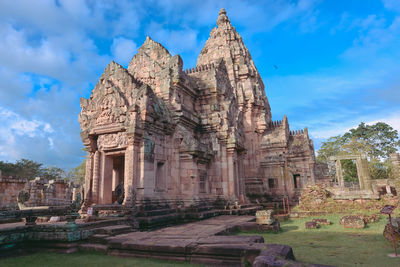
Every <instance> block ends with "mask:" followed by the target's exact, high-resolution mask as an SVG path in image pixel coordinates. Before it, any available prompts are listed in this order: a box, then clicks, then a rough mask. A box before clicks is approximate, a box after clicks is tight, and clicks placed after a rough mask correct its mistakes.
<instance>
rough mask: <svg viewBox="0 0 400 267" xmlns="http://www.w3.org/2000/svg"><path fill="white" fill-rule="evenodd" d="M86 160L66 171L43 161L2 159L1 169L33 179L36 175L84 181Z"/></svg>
mask: <svg viewBox="0 0 400 267" xmlns="http://www.w3.org/2000/svg"><path fill="white" fill-rule="evenodd" d="M84 166H85V161H83V162H82V163H81V164H80V165H79V166H78V167H76V168H72V169H71V170H70V171H68V172H65V171H64V170H63V169H62V168H59V167H56V166H47V167H46V166H43V164H42V163H38V162H35V161H33V160H29V159H20V160H17V161H16V162H15V163H10V162H3V161H0V170H1V172H2V174H3V175H5V176H14V177H20V178H26V179H28V180H33V179H35V178H36V177H43V178H46V179H49V180H53V179H54V180H60V179H68V180H70V181H74V182H77V183H82V182H83V180H84V177H85V168H84Z"/></svg>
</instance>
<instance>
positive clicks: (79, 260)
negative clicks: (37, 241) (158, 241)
mask: <svg viewBox="0 0 400 267" xmlns="http://www.w3.org/2000/svg"><path fill="white" fill-rule="evenodd" d="M0 266H2V267H8V266H10V267H19V266H21V267H29V266H40V267H54V266H57V267H59V266H60V267H62V266H76V267H78V266H85V267H97V266H109V267H124V266H127V267H128V266H130V267H131V266H140V267H156V266H157V267H158V266H163V267H164V266H165V267H173V266H178V267H185V266H191V267H194V266H198V267H200V266H204V265H198V264H190V263H187V262H177V261H166V260H158V259H138V258H119V257H115V256H108V255H105V254H101V253H96V252H77V253H72V254H59V253H42V252H41V253H35V254H31V255H25V256H18V257H11V258H6V259H0Z"/></svg>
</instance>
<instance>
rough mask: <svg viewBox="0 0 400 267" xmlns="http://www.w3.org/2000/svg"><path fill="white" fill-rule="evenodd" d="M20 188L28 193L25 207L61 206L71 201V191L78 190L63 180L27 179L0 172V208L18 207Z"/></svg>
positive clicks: (11, 208)
mask: <svg viewBox="0 0 400 267" xmlns="http://www.w3.org/2000/svg"><path fill="white" fill-rule="evenodd" d="M22 190H24V191H25V192H26V193H27V194H28V195H29V197H28V199H27V201H25V203H24V204H25V205H26V206H27V207H34V206H61V205H67V204H70V203H71V202H72V200H73V192H74V191H77V190H78V191H79V186H77V185H74V184H73V183H68V182H66V181H64V180H48V179H44V178H36V179H34V180H31V181H28V180H27V179H25V178H16V177H7V176H4V175H2V174H1V173H0V210H15V209H18V203H17V197H18V194H19V193H20V192H21V191H22Z"/></svg>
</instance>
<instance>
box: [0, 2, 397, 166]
mask: <svg viewBox="0 0 400 267" xmlns="http://www.w3.org/2000/svg"><path fill="white" fill-rule="evenodd" d="M222 7H224V8H225V9H226V10H227V14H228V16H229V17H230V19H231V22H232V24H233V25H234V26H235V27H236V29H237V30H238V32H239V33H240V34H241V35H242V37H243V39H244V42H245V44H246V46H247V47H248V48H249V50H250V53H251V54H252V57H253V60H254V61H255V63H256V66H257V68H258V70H259V72H260V74H261V76H262V78H263V80H264V83H265V85H266V89H265V90H266V95H267V97H268V99H269V102H270V105H271V109H272V116H273V119H274V120H280V119H282V117H283V115H284V114H286V115H287V116H288V118H289V123H290V125H291V128H292V129H300V128H304V127H308V129H309V133H310V135H311V137H312V138H313V140H314V143H315V146H316V149H318V148H319V146H320V144H321V142H322V141H324V140H326V138H329V137H330V136H334V135H337V134H342V133H344V132H345V131H347V130H348V129H350V128H352V127H355V126H356V125H358V124H359V123H360V122H361V121H364V122H369V123H373V122H377V121H385V122H387V123H389V124H391V125H392V126H393V127H394V128H395V129H397V130H400V105H399V104H400V49H399V47H400V1H398V0H358V1H355V0H347V1H337V0H327V1H322V0H299V1H283V0H270V1H254V0H253V1H235V0H229V1H228V0H226V1H213V0H203V1H182V0H178V1H172V0H160V1H124V0H118V1H117V0H115V1H98V0H96V1H95V0H92V1H83V0H82V1H79V0H58V1H50V0H49V1H44V0H43V1H42V0H35V1H29V0H25V1H20V0H13V1H0V160H3V161H9V162H13V161H15V160H17V159H20V158H28V159H32V160H35V161H38V162H41V163H44V164H45V165H57V166H61V167H63V168H70V167H74V166H76V165H78V164H79V163H80V162H81V160H82V158H83V152H82V150H81V148H82V143H81V140H80V136H79V133H80V129H79V123H78V114H79V111H80V107H79V98H80V97H88V96H89V95H90V92H91V90H92V89H93V87H94V85H95V84H96V82H97V80H98V78H99V77H100V75H101V73H102V72H103V70H104V68H105V67H106V66H107V64H108V63H109V62H110V61H111V60H115V61H116V62H118V63H120V64H121V65H123V66H127V65H128V63H129V61H130V59H131V58H132V56H133V55H134V54H135V53H136V51H137V48H138V47H140V45H141V44H142V43H143V42H144V40H145V38H146V36H147V35H149V36H151V37H152V39H154V40H156V41H158V42H160V43H161V44H163V45H164V46H165V47H166V48H167V49H168V50H169V51H170V52H171V54H180V55H181V56H182V58H183V61H184V67H185V68H188V67H193V66H194V65H195V62H196V59H197V55H198V54H199V52H200V50H201V48H202V46H203V45H204V44H205V41H206V40H207V38H208V35H209V32H210V31H211V29H212V28H213V27H214V26H215V22H216V19H217V16H218V11H219V9H220V8H222ZM274 65H276V66H277V67H278V68H277V69H276V68H275V67H274Z"/></svg>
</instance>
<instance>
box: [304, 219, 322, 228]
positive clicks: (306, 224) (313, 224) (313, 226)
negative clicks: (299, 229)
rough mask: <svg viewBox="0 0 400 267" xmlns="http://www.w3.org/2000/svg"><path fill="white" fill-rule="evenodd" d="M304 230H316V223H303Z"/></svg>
mask: <svg viewBox="0 0 400 267" xmlns="http://www.w3.org/2000/svg"><path fill="white" fill-rule="evenodd" d="M305 227H306V229H317V228H318V227H319V225H318V223H317V222H314V221H313V222H306V223H305Z"/></svg>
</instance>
